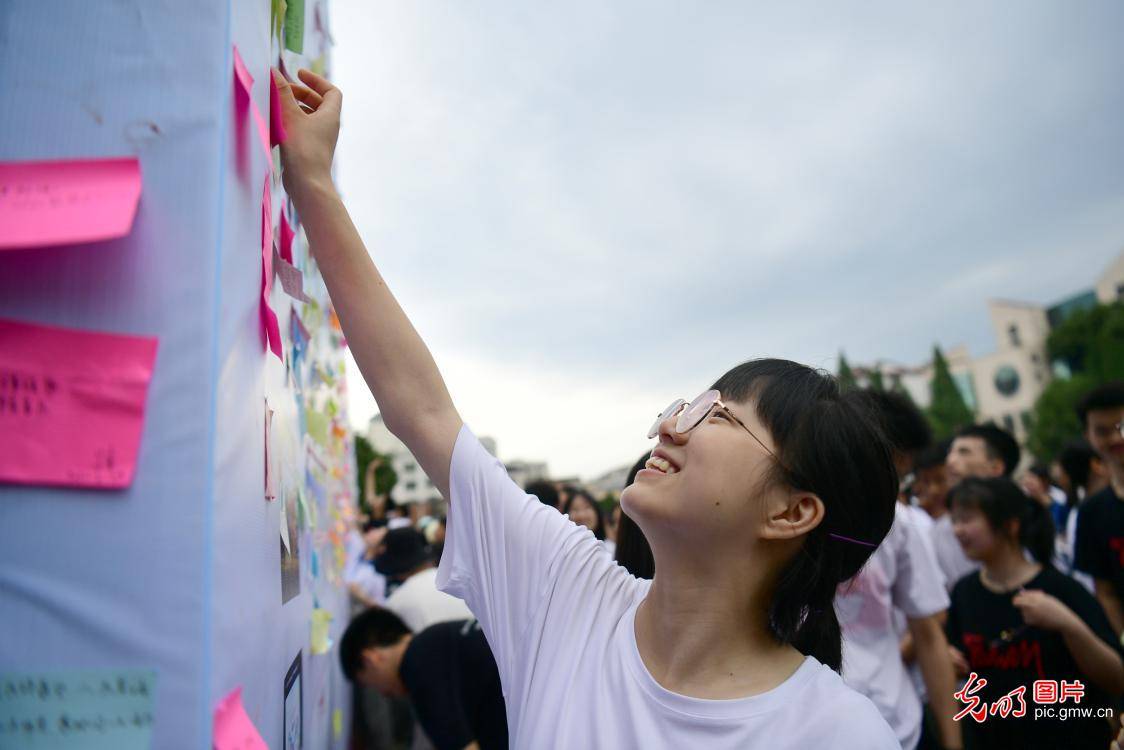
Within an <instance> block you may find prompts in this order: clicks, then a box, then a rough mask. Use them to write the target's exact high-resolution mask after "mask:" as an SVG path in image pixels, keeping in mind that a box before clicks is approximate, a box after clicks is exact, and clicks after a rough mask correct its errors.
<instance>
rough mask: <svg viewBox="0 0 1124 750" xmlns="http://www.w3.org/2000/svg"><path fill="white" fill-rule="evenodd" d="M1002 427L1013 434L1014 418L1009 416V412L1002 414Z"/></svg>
mask: <svg viewBox="0 0 1124 750" xmlns="http://www.w3.org/2000/svg"><path fill="white" fill-rule="evenodd" d="M1003 427H1004V428H1005V429H1006V430H1007V432H1009V433H1011V434H1012V435H1014V434H1015V420H1014V419H1012V418H1011V415H1010V414H1004V415H1003Z"/></svg>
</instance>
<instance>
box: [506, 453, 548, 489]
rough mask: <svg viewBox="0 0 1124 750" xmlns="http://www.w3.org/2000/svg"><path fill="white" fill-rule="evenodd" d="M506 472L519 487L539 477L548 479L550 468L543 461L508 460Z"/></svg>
mask: <svg viewBox="0 0 1124 750" xmlns="http://www.w3.org/2000/svg"><path fill="white" fill-rule="evenodd" d="M505 465H506V466H507V473H508V476H510V477H511V479H512V481H513V482H515V483H516V484H517V485H519V486H520V487H526V486H527V485H528V484H530V483H531V482H535V481H538V480H540V479H550V470H549V469H547V466H546V462H545V461H520V460H518V459H516V460H514V461H508V462H507V464H505Z"/></svg>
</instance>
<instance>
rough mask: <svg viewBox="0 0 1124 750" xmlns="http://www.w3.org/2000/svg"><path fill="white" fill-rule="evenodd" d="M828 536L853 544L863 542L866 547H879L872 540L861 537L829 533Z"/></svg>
mask: <svg viewBox="0 0 1124 750" xmlns="http://www.w3.org/2000/svg"><path fill="white" fill-rule="evenodd" d="M828 536H829V537H831V538H832V539H838V540H839V541H841V542H850V543H851V544H861V545H862V546H864V547H877V546H878V545H877V544H871V543H870V542H864V541H862V540H861V539H852V538H851V537H849V536H843V535H842V534H835V533H828Z"/></svg>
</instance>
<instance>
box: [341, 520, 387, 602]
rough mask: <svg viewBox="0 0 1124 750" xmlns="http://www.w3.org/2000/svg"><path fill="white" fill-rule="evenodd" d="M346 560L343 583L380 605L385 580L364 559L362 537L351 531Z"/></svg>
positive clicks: (384, 592)
mask: <svg viewBox="0 0 1124 750" xmlns="http://www.w3.org/2000/svg"><path fill="white" fill-rule="evenodd" d="M346 549H347V558H346V562H345V564H344V568H343V581H344V583H346V584H349V585H350V584H355V585H356V586H358V587H359V590H360V591H362V592H363V595H364V596H366V597H367V598H368V599H370V600H371V601H373V602H375V603H376V604H380V603H382V600H383V599H384V598H385V597H386V578H384V577H383V576H381V575H379V573H378V571H376V570H375V566H374V565H371V563H370V561H369V560H367V559H365V556H366V553H367V542H366V540H365V539H363V535H362V534H360V533H359V532H358V531H357V530H355V529H352V530H351V532H350V533H349V534H348V535H347V545H346Z"/></svg>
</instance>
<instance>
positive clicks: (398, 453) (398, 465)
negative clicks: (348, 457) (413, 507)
mask: <svg viewBox="0 0 1124 750" xmlns="http://www.w3.org/2000/svg"><path fill="white" fill-rule="evenodd" d="M367 440H369V441H370V442H371V446H372V447H373V448H374V449H375V450H376V451H378V452H379V453H381V454H383V455H384V456H387V457H389V458H390V465H391V467H392V468H393V469H394V473H395V474H397V475H398V482H397V483H396V484H395V485H394V489H393V490H392V491H391V493H390V496H391V497H392V498H393V499H394V502H396V503H399V504H413V503H424V502H428V501H432V502H433V503H434V507H437V506H438V505H439V504H440V503H441V492H440V491H439V490H438V489H437V487H436V486H435V485H434V484H433V481H432V480H431V479H430V478H429V477H428V476H426V474H425V472H424V471H422V468H421V465H420V464H419V463H418V460H417V459H416V458H414V454H413V453H411V452H410V449H409V448H407V447H406V444H405V443H403V442H402V441H401V440H399V439H398V438H397V437H395V436H394V434H393V433H391V431H390V430H388V429H387V427H386V424H385V423H384V422H383V421H382V415H381V414H376V415H375V416H374V417H372V418H371V421H370V423H369V424H368V425H367Z"/></svg>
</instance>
